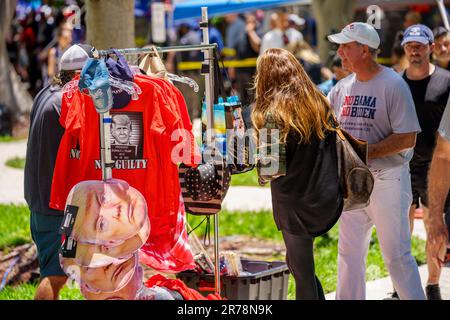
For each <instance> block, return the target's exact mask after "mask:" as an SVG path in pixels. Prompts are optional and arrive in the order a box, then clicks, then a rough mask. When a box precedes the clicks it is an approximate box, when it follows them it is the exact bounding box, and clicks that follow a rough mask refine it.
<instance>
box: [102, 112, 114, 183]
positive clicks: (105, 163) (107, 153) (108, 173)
mask: <svg viewBox="0 0 450 320" xmlns="http://www.w3.org/2000/svg"><path fill="white" fill-rule="evenodd" d="M99 115H100V159H101V162H102V179H103V181H106V180H108V179H111V178H112V167H111V166H110V165H111V162H112V161H111V140H110V139H111V137H110V134H111V122H112V118H111V115H110V114H109V111H108V112H105V113H100V114H99Z"/></svg>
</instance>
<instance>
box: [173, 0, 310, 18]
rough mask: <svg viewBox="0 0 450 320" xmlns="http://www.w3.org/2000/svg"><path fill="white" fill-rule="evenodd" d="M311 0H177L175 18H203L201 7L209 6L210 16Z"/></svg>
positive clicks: (306, 2)
mask: <svg viewBox="0 0 450 320" xmlns="http://www.w3.org/2000/svg"><path fill="white" fill-rule="evenodd" d="M310 2H311V0H187V1H175V10H174V13H173V19H174V20H184V19H192V18H201V12H202V10H201V7H208V17H213V16H218V15H224V14H227V13H240V12H245V11H251V10H256V9H270V8H274V7H280V6H283V5H294V4H309V3H310Z"/></svg>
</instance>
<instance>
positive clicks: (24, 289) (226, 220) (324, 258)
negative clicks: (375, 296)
mask: <svg viewBox="0 0 450 320" xmlns="http://www.w3.org/2000/svg"><path fill="white" fill-rule="evenodd" d="M219 216H220V220H219V227H220V236H230V235H248V236H252V237H258V238H262V239H271V240H275V241H279V242H282V237H281V233H280V232H279V231H278V230H277V229H276V227H275V224H274V222H273V218H272V214H271V212H270V211H261V212H227V211H223V212H221V213H220V214H219ZM202 219H203V217H198V216H192V215H188V222H189V224H190V225H191V227H195V226H196V225H198V223H199V222H200V221H201V220H202ZM211 223H213V220H211ZM211 227H212V228H211V230H212V231H214V228H213V226H211ZM204 231H205V223H203V224H201V225H200V226H199V227H198V228H197V229H196V231H195V232H196V234H198V235H199V236H203V234H204ZM211 237H213V233H212V234H211ZM212 239H213V238H211V240H212ZM337 240H338V225H336V226H335V227H334V228H333V229H331V230H330V232H328V233H327V234H326V235H325V236H321V237H318V238H317V239H316V241H315V244H314V246H315V263H316V272H317V275H318V277H319V279H320V280H321V282H322V285H323V287H324V290H325V292H326V293H328V292H332V291H335V290H336V281H337V263H336V262H337ZM30 241H31V236H30V231H29V211H28V208H27V207H26V206H15V205H0V250H3V251H5V250H6V251H7V250H8V248H11V247H12V246H16V245H20V244H23V243H26V242H30ZM412 253H413V255H414V256H415V257H416V259H417V261H418V263H419V264H423V263H425V242H424V241H423V240H420V239H417V238H415V237H414V238H413V245H412ZM274 258H276V259H279V257H274ZM387 275H388V272H387V270H386V267H385V266H384V263H383V259H382V257H381V252H380V249H379V245H378V241H376V237H373V241H372V242H371V245H370V248H369V254H368V258H367V272H366V277H367V280H368V281H370V280H375V279H378V278H382V277H385V276H387ZM35 288H36V283H30V284H23V285H19V286H17V287H15V288H13V287H10V286H7V287H6V288H5V289H4V290H2V291H1V292H0V300H6V299H20V300H23V299H32V297H33V295H34V291H35ZM294 292H295V289H294V282H293V279H292V277H291V278H290V282H289V294H288V298H289V299H294V296H295V294H294ZM81 298H82V297H81V295H80V293H79V290H78V289H75V288H73V287H71V288H65V289H64V291H63V293H62V299H81Z"/></svg>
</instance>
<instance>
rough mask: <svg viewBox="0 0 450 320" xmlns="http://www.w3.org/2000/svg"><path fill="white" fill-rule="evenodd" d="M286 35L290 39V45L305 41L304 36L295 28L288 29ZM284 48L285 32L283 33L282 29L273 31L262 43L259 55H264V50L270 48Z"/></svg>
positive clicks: (267, 34) (265, 36)
mask: <svg viewBox="0 0 450 320" xmlns="http://www.w3.org/2000/svg"><path fill="white" fill-rule="evenodd" d="M286 35H287V37H288V39H289V43H292V42H297V41H301V40H303V35H302V34H301V33H300V32H299V31H297V30H295V29H293V28H289V29H287V30H286ZM284 47H285V45H284V42H283V31H281V30H280V29H273V30H271V31H269V32H267V33H266V34H265V35H264V37H263V39H262V41H261V48H260V49H259V53H260V54H262V53H263V52H264V50H266V49H269V48H284Z"/></svg>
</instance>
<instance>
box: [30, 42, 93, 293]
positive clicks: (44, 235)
mask: <svg viewBox="0 0 450 320" xmlns="http://www.w3.org/2000/svg"><path fill="white" fill-rule="evenodd" d="M91 48H92V47H90V46H88V45H73V46H72V47H70V48H69V49H67V51H66V52H65V53H64V54H63V55H62V57H61V60H60V64H59V69H60V71H59V73H58V75H57V76H56V77H54V78H53V80H52V82H51V84H50V85H48V86H47V87H45V88H43V89H42V90H41V91H40V92H39V93H38V94H37V95H36V97H35V99H34V102H33V107H32V110H31V115H30V131H29V134H28V145H27V154H26V162H25V181H24V186H25V200H26V201H27V203H28V206H29V209H30V212H31V216H30V229H31V235H32V238H33V241H34V242H35V243H36V247H37V250H38V260H39V268H40V276H41V281H40V283H39V286H38V288H37V290H36V293H35V299H36V300H56V299H58V297H59V291H60V290H61V288H62V287H63V286H64V284H65V282H66V279H67V277H66V275H65V273H64V271H63V270H62V269H61V267H60V264H59V257H58V250H59V247H60V245H61V236H60V235H59V228H60V226H61V222H62V219H63V214H64V212H63V211H57V210H53V209H50V208H49V205H48V204H49V199H50V187H51V182H52V176H53V169H54V167H55V161H56V155H57V152H58V147H59V143H60V141H61V137H62V135H63V133H64V129H63V128H62V127H61V125H60V124H59V116H60V112H61V102H62V93H61V88H62V87H63V86H64V85H65V84H66V83H67V82H69V81H70V80H72V78H73V77H74V76H75V74H76V72H77V71H80V70H81V69H82V68H83V66H84V64H85V62H86V61H87V59H88V58H89V57H90V56H92V54H91V52H90V49H91Z"/></svg>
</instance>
